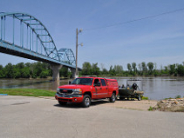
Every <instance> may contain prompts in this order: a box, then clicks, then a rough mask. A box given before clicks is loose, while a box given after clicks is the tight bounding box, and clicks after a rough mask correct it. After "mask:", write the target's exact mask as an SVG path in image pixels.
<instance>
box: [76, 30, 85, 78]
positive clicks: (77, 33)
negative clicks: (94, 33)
mask: <svg viewBox="0 0 184 138" xmlns="http://www.w3.org/2000/svg"><path fill="white" fill-rule="evenodd" d="M81 32H82V29H80V30H79V31H78V28H77V29H76V61H75V64H76V73H75V78H77V77H78V67H77V56H78V46H79V44H78V35H79V33H81ZM80 45H81V46H83V44H82V43H81V44H80Z"/></svg>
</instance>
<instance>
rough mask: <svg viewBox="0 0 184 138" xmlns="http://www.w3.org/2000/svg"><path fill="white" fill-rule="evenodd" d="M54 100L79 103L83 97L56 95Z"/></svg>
mask: <svg viewBox="0 0 184 138" xmlns="http://www.w3.org/2000/svg"><path fill="white" fill-rule="evenodd" d="M55 99H56V100H58V101H61V102H72V103H81V102H82V101H83V95H77V96H63V95H60V94H56V95H55Z"/></svg>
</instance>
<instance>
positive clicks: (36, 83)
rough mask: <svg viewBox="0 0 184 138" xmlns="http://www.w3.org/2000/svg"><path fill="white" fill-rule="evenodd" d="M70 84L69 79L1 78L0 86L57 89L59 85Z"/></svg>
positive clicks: (4, 87) (3, 87)
mask: <svg viewBox="0 0 184 138" xmlns="http://www.w3.org/2000/svg"><path fill="white" fill-rule="evenodd" d="M64 84H68V80H61V81H60V82H57V81H52V80H47V79H0V88H1V89H7V88H31V89H45V90H54V91H55V90H56V89H57V87H58V86H60V85H64Z"/></svg>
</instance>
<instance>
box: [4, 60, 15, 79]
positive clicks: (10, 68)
mask: <svg viewBox="0 0 184 138" xmlns="http://www.w3.org/2000/svg"><path fill="white" fill-rule="evenodd" d="M5 76H6V78H14V72H13V65H12V64H11V63H8V64H7V65H6V66H5Z"/></svg>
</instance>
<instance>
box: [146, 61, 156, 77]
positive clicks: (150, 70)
mask: <svg viewBox="0 0 184 138" xmlns="http://www.w3.org/2000/svg"><path fill="white" fill-rule="evenodd" d="M147 67H148V71H149V75H152V73H153V68H154V64H153V62H148V63H147Z"/></svg>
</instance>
